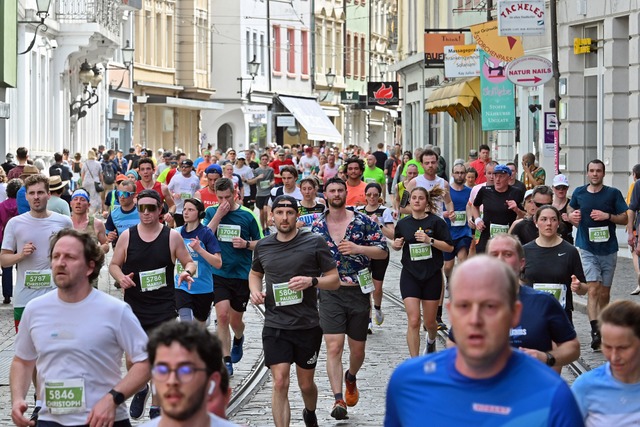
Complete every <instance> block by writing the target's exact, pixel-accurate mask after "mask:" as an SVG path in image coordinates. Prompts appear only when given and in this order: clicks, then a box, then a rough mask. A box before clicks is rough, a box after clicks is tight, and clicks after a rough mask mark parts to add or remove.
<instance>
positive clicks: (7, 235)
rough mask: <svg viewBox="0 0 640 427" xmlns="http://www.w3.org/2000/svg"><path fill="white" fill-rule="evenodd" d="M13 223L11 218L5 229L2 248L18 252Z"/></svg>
mask: <svg viewBox="0 0 640 427" xmlns="http://www.w3.org/2000/svg"><path fill="white" fill-rule="evenodd" d="M13 225H14V222H13V221H11V220H9V222H7V226H6V227H5V229H4V237H3V238H2V249H5V250H7V251H13V252H17V251H18V248H17V247H16V246H17V243H16V236H15V234H14V228H13Z"/></svg>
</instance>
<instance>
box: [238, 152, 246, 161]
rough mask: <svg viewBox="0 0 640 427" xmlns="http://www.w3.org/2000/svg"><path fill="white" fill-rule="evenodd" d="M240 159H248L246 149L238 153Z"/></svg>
mask: <svg viewBox="0 0 640 427" xmlns="http://www.w3.org/2000/svg"><path fill="white" fill-rule="evenodd" d="M236 158H237V159H238V160H246V159H247V156H246V155H245V154H244V151H241V152H239V153H238V156H237V157H236Z"/></svg>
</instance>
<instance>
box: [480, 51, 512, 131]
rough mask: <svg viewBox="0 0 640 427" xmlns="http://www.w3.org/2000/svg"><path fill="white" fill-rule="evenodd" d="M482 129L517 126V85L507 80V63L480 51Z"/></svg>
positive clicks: (505, 128) (510, 128)
mask: <svg viewBox="0 0 640 427" xmlns="http://www.w3.org/2000/svg"><path fill="white" fill-rule="evenodd" d="M480 63H481V64H482V66H481V69H482V72H481V73H480V92H481V93H482V99H481V102H482V107H481V111H482V130H483V131H487V130H513V129H515V128H516V105H515V98H514V97H515V86H514V84H513V83H511V82H510V81H509V80H507V73H506V71H505V68H506V67H507V63H506V62H504V61H501V60H500V59H498V58H495V57H493V56H490V55H489V54H488V53H487V52H485V51H484V50H481V51H480Z"/></svg>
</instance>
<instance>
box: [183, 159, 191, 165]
mask: <svg viewBox="0 0 640 427" xmlns="http://www.w3.org/2000/svg"><path fill="white" fill-rule="evenodd" d="M180 164H181V165H182V166H193V162H192V161H191V160H189V159H184V160H183V161H182V163H180Z"/></svg>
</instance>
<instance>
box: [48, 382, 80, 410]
mask: <svg viewBox="0 0 640 427" xmlns="http://www.w3.org/2000/svg"><path fill="white" fill-rule="evenodd" d="M44 393H45V402H46V404H47V408H48V409H49V411H50V412H51V414H53V415H58V414H74V413H77V412H84V411H85V407H86V404H85V400H84V398H85V396H84V380H83V379H82V378H78V379H68V380H59V381H45V383H44Z"/></svg>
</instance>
